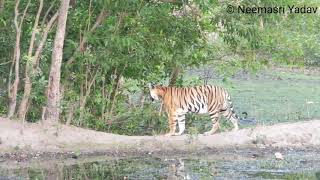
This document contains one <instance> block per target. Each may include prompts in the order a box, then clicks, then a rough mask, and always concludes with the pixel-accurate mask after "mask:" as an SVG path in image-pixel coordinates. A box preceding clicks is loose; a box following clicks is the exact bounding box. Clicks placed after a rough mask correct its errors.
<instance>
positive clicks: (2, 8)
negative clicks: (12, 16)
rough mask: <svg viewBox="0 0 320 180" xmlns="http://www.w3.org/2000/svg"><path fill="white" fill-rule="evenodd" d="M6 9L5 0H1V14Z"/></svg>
mask: <svg viewBox="0 0 320 180" xmlns="http://www.w3.org/2000/svg"><path fill="white" fill-rule="evenodd" d="M3 10H4V0H0V14H1V13H2V11H3Z"/></svg>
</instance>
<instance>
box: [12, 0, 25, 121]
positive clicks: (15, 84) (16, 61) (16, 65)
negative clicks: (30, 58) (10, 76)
mask: <svg viewBox="0 0 320 180" xmlns="http://www.w3.org/2000/svg"><path fill="white" fill-rule="evenodd" d="M19 4H20V0H16V6H15V10H14V11H15V15H14V26H15V29H16V45H15V48H14V55H13V60H12V63H13V64H14V68H15V79H14V82H13V84H12V85H11V82H10V81H9V85H8V97H9V107H8V117H9V118H11V117H12V116H13V115H14V113H15V111H16V106H17V93H18V86H19V81H20V78H19V64H20V39H21V31H22V30H21V29H22V24H23V21H24V17H25V15H26V13H27V10H28V7H29V5H30V0H29V1H28V4H27V6H26V7H25V9H24V11H23V15H22V17H21V20H20V23H19V24H18V16H19Z"/></svg>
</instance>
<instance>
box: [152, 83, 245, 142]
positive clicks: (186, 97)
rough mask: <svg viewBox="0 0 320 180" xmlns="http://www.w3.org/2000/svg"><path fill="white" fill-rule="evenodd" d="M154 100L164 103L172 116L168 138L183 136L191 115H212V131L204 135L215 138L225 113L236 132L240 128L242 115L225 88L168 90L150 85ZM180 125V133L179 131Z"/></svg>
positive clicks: (209, 87) (213, 86) (169, 122)
mask: <svg viewBox="0 0 320 180" xmlns="http://www.w3.org/2000/svg"><path fill="white" fill-rule="evenodd" d="M149 91H150V96H151V100H152V101H154V100H162V103H163V104H164V106H165V110H166V111H167V115H168V125H169V129H170V131H169V133H167V134H165V135H166V136H179V135H182V134H183V133H184V131H185V115H186V114H187V113H198V114H204V113H208V114H209V115H210V118H211V120H212V128H211V130H210V131H207V132H205V133H204V135H212V134H214V133H215V132H216V131H217V130H218V129H219V117H220V114H222V115H223V116H224V117H226V118H227V119H228V120H230V121H231V123H232V124H233V131H237V130H238V129H239V126H238V122H239V119H240V118H239V116H238V115H237V114H236V113H235V111H234V109H233V104H232V101H231V97H230V95H229V93H228V92H227V91H226V90H225V89H224V88H222V87H219V86H215V85H202V86H194V87H181V88H179V87H167V86H160V85H156V86H155V85H151V84H149ZM177 123H178V127H179V132H176V126H177Z"/></svg>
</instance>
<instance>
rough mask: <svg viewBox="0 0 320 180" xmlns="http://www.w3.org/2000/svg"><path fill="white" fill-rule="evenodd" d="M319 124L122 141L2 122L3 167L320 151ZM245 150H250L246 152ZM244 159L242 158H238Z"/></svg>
mask: <svg viewBox="0 0 320 180" xmlns="http://www.w3.org/2000/svg"><path fill="white" fill-rule="evenodd" d="M319 145H320V120H310V121H304V122H297V123H290V124H288V123H282V124H276V125H272V126H258V127H254V128H248V129H241V130H239V131H236V132H223V133H217V134H214V135H211V136H203V135H183V136H173V137H166V136H163V135H159V136H123V135H116V134H108V133H104V132H97V131H93V130H88V129H82V128H78V127H73V126H65V125H58V126H54V127H46V126H43V125H42V124H29V123H27V124H25V125H24V126H22V124H21V123H19V122H17V121H14V120H9V119H6V118H0V164H2V165H4V163H3V162H6V163H5V164H8V162H11V161H12V162H26V161H30V160H33V159H42V160H50V159H51V160H52V159H65V158H71V159H78V158H79V157H82V158H85V157H97V156H110V157H126V156H144V155H156V154H166V155H170V154H172V155H174V154H186V153H189V154H203V153H207V152H210V153H211V154H213V153H217V154H221V152H224V151H226V150H228V151H234V154H237V153H238V152H241V153H240V154H243V152H250V155H249V156H255V155H254V154H262V153H265V152H269V151H270V153H271V152H275V151H287V150H288V149H289V150H290V149H299V150H303V151H304V150H313V151H314V150H316V149H317V147H320V146H319ZM244 150H245V151H244ZM238 154H239V153H238Z"/></svg>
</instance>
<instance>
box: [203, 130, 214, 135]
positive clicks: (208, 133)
mask: <svg viewBox="0 0 320 180" xmlns="http://www.w3.org/2000/svg"><path fill="white" fill-rule="evenodd" d="M212 134H213V133H212V132H211V131H208V132H205V133H203V135H205V136H209V135H212Z"/></svg>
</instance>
